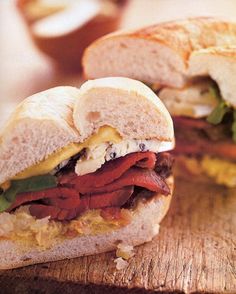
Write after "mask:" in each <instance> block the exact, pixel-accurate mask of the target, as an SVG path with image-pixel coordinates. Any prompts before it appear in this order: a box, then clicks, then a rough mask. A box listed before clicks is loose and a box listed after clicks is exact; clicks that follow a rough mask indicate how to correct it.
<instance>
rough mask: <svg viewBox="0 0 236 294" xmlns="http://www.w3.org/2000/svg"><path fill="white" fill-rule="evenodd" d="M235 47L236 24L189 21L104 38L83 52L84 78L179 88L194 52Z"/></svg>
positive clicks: (210, 20)
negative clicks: (125, 79)
mask: <svg viewBox="0 0 236 294" xmlns="http://www.w3.org/2000/svg"><path fill="white" fill-rule="evenodd" d="M231 44H236V23H230V22H228V21H223V20H220V19H216V18H207V17H200V18H192V19H186V20H181V21H173V22H166V23H160V24H157V25H153V26H150V27H146V28H143V29H139V30H135V31H130V32H118V33H114V34H110V35H108V36H105V37H103V38H101V39H99V40H97V41H95V42H94V43H93V44H92V45H90V46H89V47H88V48H87V50H86V51H85V54H84V57H83V67H84V73H85V76H86V77H87V78H100V77H104V76H126V77H130V78H134V79H138V80H141V81H144V82H146V83H149V84H152V83H157V84H161V85H165V86H170V87H178V88H181V87H183V86H184V85H185V83H186V79H187V74H188V72H187V69H188V59H189V56H190V55H191V53H192V52H193V51H196V50H199V49H202V48H207V47H211V46H222V45H231Z"/></svg>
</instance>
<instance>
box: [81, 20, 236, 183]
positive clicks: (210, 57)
mask: <svg viewBox="0 0 236 294" xmlns="http://www.w3.org/2000/svg"><path fill="white" fill-rule="evenodd" d="M83 67H84V73H85V76H86V77H88V78H97V77H103V76H104V75H106V76H113V75H115V76H116V75H119V76H125V77H129V78H135V79H138V80H141V81H143V82H144V83H146V84H148V85H149V86H150V87H151V88H152V89H153V90H154V91H155V92H156V93H157V94H158V96H159V98H160V99H161V100H162V101H163V102H164V104H165V105H166V107H167V109H168V110H169V112H170V113H171V115H172V117H173V121H174V125H175V129H176V149H175V151H174V152H175V153H176V154H177V155H178V156H177V157H176V158H177V160H176V163H177V164H176V165H175V166H176V167H178V169H177V172H178V171H179V170H180V171H181V173H179V172H178V173H179V174H181V175H187V177H189V175H194V176H195V177H194V178H195V179H201V180H202V179H207V181H208V180H211V181H213V182H215V183H218V184H223V185H225V186H227V187H236V97H235V92H236V83H235V78H236V23H233V22H229V21H224V20H220V19H217V18H209V17H208V18H206V17H204V18H203V17H200V18H192V19H186V20H180V21H173V22H166V23H160V24H157V25H153V26H150V27H146V28H143V29H139V30H135V31H129V32H117V33H114V34H110V35H108V36H105V37H103V38H101V39H99V40H97V41H95V42H94V43H93V44H92V45H90V46H89V47H88V48H87V50H86V52H85V54H84V57H83Z"/></svg>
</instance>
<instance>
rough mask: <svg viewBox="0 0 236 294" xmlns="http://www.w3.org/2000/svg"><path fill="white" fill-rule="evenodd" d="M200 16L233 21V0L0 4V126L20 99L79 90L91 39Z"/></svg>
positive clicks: (18, 0)
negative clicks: (61, 89)
mask: <svg viewBox="0 0 236 294" xmlns="http://www.w3.org/2000/svg"><path fill="white" fill-rule="evenodd" d="M203 15H204V16H212V15H215V16H220V17H223V18H227V19H230V20H233V21H236V0H0V62H1V67H0V84H1V87H0V126H1V124H2V123H3V122H4V121H5V119H6V118H7V117H8V115H9V113H10V112H11V111H12V109H13V108H14V106H15V104H16V103H18V102H19V101H21V100H22V99H24V98H25V97H27V96H29V95H31V94H34V93H36V92H39V91H42V90H45V89H47V88H50V87H53V86H57V85H74V86H79V85H80V83H81V81H82V79H83V78H82V76H81V64H80V59H81V55H82V53H83V49H84V48H85V47H86V46H87V45H88V44H89V43H90V42H91V41H93V40H94V39H96V38H97V37H99V36H101V35H104V34H107V33H108V32H111V31H114V30H117V29H132V28H137V27H141V26H143V25H148V24H153V23H157V22H161V21H167V20H173V19H180V18H184V17H193V16H203Z"/></svg>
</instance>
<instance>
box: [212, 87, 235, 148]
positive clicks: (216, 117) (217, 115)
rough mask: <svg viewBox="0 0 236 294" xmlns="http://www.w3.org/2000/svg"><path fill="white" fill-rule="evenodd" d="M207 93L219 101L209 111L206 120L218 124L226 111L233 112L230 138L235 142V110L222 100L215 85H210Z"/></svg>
mask: <svg viewBox="0 0 236 294" xmlns="http://www.w3.org/2000/svg"><path fill="white" fill-rule="evenodd" d="M209 93H210V94H211V95H212V96H213V97H215V98H216V99H217V100H218V101H219V103H218V105H217V106H216V107H215V108H214V109H213V111H212V112H211V113H210V115H209V116H208V117H207V121H208V122H209V123H211V124H213V125H218V124H220V123H221V122H222V121H223V119H224V116H225V115H226V114H227V113H232V114H233V123H232V127H231V130H232V134H233V135H232V139H233V141H234V142H235V143H236V110H233V108H232V107H230V106H228V105H227V103H226V102H225V101H223V99H222V97H221V95H220V91H219V89H218V87H217V86H216V85H212V86H211V87H210V88H209Z"/></svg>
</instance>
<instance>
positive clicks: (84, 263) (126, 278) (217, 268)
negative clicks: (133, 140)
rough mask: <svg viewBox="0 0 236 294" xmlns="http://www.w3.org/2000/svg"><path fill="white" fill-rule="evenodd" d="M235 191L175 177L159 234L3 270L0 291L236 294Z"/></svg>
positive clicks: (0, 276) (0, 275) (5, 293)
mask: <svg viewBox="0 0 236 294" xmlns="http://www.w3.org/2000/svg"><path fill="white" fill-rule="evenodd" d="M235 252H236V190H235V189H234V190H227V189H225V188H223V187H216V186H213V185H207V184H203V183H202V184H199V183H190V182H189V181H186V180H180V179H179V180H177V181H176V189H175V193H174V197H173V202H172V205H171V208H170V211H169V214H168V215H167V217H166V218H165V219H164V221H163V222H162V225H161V229H160V233H159V235H158V236H157V237H156V238H155V239H154V240H153V241H152V242H150V243H147V244H145V245H143V246H139V247H138V248H137V249H136V255H135V257H133V258H132V259H130V261H129V265H128V267H127V268H126V269H124V270H121V271H117V270H116V268H115V263H114V258H115V254H114V253H107V254H100V255H97V256H89V257H83V258H78V259H74V260H66V261H59V262H53V263H48V264H43V265H35V266H29V267H26V268H22V269H16V270H10V271H4V272H0V293H4V294H7V293H11V294H12V293H127V292H130V293H152V292H165V293H173V292H174V293H176V292H178V293H199V292H202V293H203V292H204V293H236V267H235V262H236V255H235Z"/></svg>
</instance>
